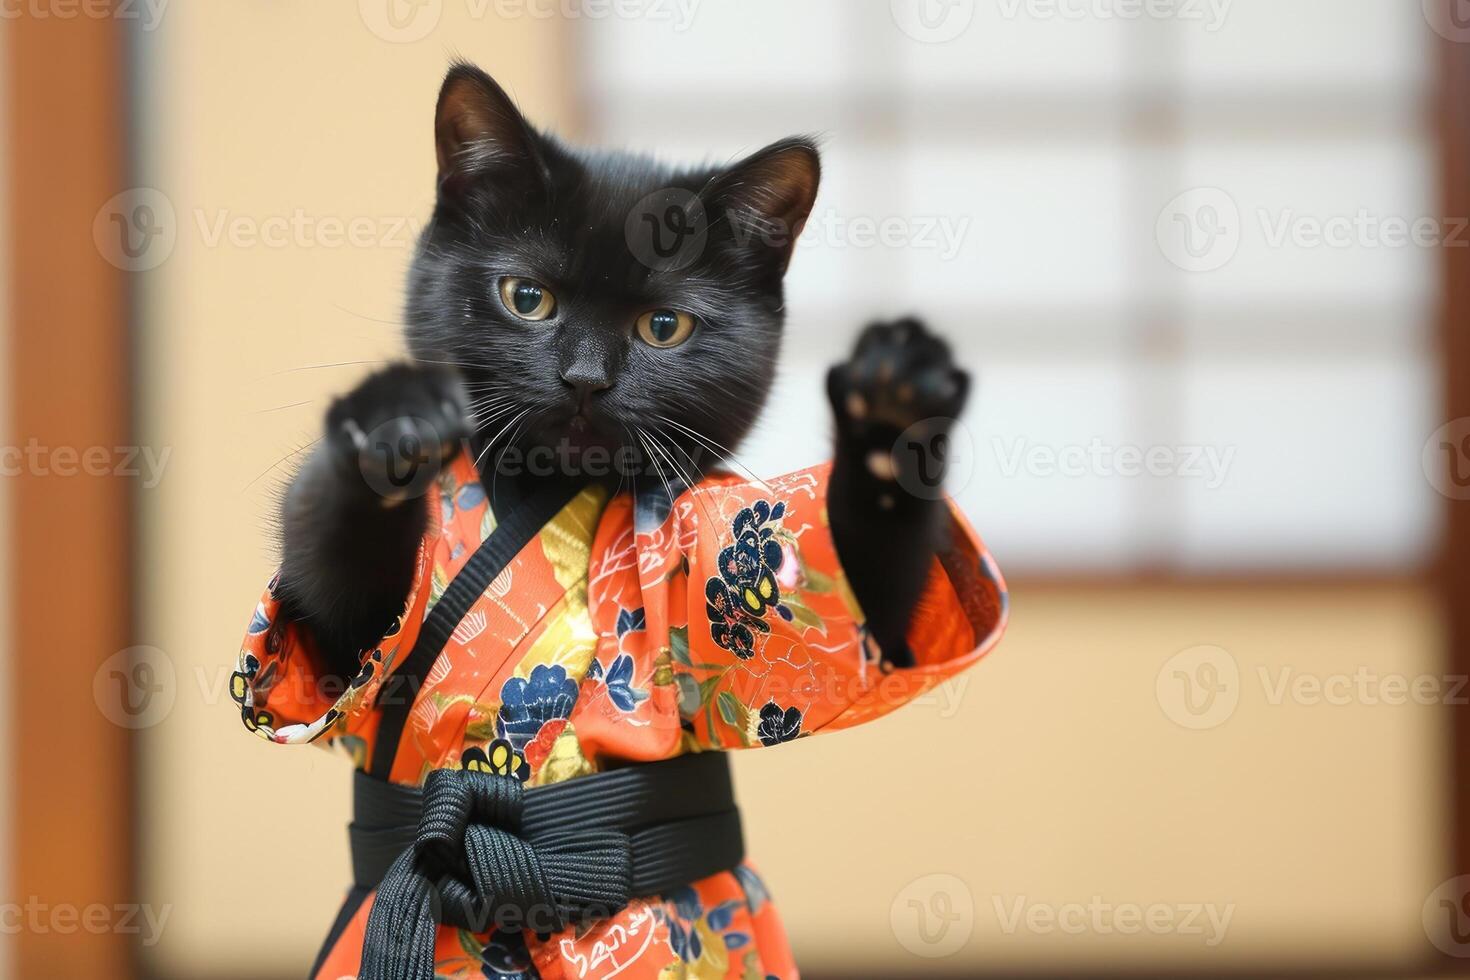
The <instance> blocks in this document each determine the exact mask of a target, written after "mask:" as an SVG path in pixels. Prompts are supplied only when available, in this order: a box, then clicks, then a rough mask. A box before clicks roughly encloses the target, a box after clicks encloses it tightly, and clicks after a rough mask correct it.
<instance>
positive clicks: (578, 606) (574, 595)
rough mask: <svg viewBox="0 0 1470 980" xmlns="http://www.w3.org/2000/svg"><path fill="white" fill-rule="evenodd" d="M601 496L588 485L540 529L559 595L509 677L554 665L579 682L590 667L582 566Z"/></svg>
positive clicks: (593, 645)
mask: <svg viewBox="0 0 1470 980" xmlns="http://www.w3.org/2000/svg"><path fill="white" fill-rule="evenodd" d="M606 497H607V491H606V490H605V489H603V488H602V487H588V488H587V489H586V490H583V491H582V492H581V493H579V494H577V496H576V497H575V498H573V500H572V502H571V503H569V504H567V506H566V507H564V508H562V511H561V513H560V514H557V515H556V516H555V517H554V518H552V519H551V522H550V523H548V524H547V525H546V526H545V527H544V528H542V530H541V535H540V542H541V549H542V551H543V552H545V554H546V560H547V561H548V562H549V563H550V564H551V573H552V575H553V577H555V579H556V582H557V584H558V585H560V586H561V587H562V588H563V589H564V590H565V592H564V593H563V595H562V597H561V599H559V600H558V601H557V603H556V604H555V605H554V606H553V607H552V608H551V609H550V610H549V611H548V613H547V615H546V619H545V622H546V623H547V624H548V625H547V627H546V631H545V632H544V633H542V634H541V635H540V636H539V637H537V638H536V641H535V642H534V643H532V644H531V649H530V650H528V651H527V652H526V655H525V656H524V657H522V658H521V660H520V662H519V663H518V664H516V669H515V676H517V677H530V676H531V671H532V670H533V669H534V668H536V667H538V666H540V665H542V664H548V665H550V664H560V665H561V666H562V667H564V668H566V672H567V676H568V677H570V678H572V679H573V680H576V681H580V680H581V679H582V678H583V677H585V676H586V674H587V669H588V668H589V667H591V666H592V657H593V654H594V653H595V652H596V650H597V631H596V630H595V629H593V627H592V615H591V613H589V612H588V611H587V566H588V562H589V561H590V560H591V555H592V535H593V533H594V532H595V531H596V528H597V521H598V518H599V517H601V515H602V510H603V506H604V504H605V502H606Z"/></svg>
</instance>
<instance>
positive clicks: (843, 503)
mask: <svg viewBox="0 0 1470 980" xmlns="http://www.w3.org/2000/svg"><path fill="white" fill-rule="evenodd" d="M434 129H435V138H436V144H437V150H438V162H439V190H438V198H437V202H436V204H435V208H434V215H433V221H432V223H431V224H430V225H429V226H428V229H427V230H426V231H425V233H424V235H423V237H422V240H421V241H420V243H419V247H418V253H417V256H416V258H415V260H414V264H413V270H412V274H411V277H410V283H409V299H408V304H407V318H406V322H407V341H408V347H409V350H410V352H411V353H412V356H413V358H414V360H413V361H412V362H410V363H407V364H401V365H395V366H392V367H389V368H387V369H386V370H382V371H380V372H378V373H377V374H374V375H373V376H371V377H369V378H368V379H367V380H366V381H364V382H363V383H362V384H360V385H359V386H358V387H357V388H356V390H354V391H352V392H351V393H349V394H347V395H345V396H344V397H342V398H341V399H339V400H338V401H336V402H335V403H334V404H333V405H332V406H331V408H330V410H329V411H328V412H327V418H326V438H325V440H324V441H323V443H322V445H321V448H319V450H318V451H317V452H316V453H315V454H314V455H313V456H312V457H311V458H310V459H309V460H308V461H307V463H306V464H305V465H304V466H303V468H302V469H301V471H300V472H299V473H298V474H297V476H296V478H295V481H294V482H293V484H292V485H291V487H290V489H289V490H288V491H287V493H286V496H285V499H284V501H283V504H282V549H283V553H282V576H281V583H282V584H281V590H282V594H283V600H284V602H285V608H286V610H287V613H288V615H289V616H290V617H291V618H293V619H296V620H300V621H302V622H303V623H304V624H306V625H307V626H308V627H309V629H310V630H311V632H312V633H313V634H314V637H315V639H316V640H317V644H318V647H319V649H320V650H321V651H322V652H323V654H324V656H325V657H326V658H327V666H328V668H329V669H330V670H331V671H332V672H333V673H334V674H337V675H339V676H342V677H349V676H351V675H352V674H354V673H355V672H356V670H357V654H358V651H360V650H362V649H363V648H365V647H368V646H370V645H371V644H373V643H374V642H375V641H376V640H377V638H378V637H380V636H381V635H382V634H383V633H384V631H385V629H386V628H387V627H388V626H389V624H390V623H391V622H392V619H393V617H394V616H395V615H396V614H397V612H398V611H399V609H400V607H401V605H402V602H403V599H404V597H405V596H406V595H407V593H408V591H409V588H410V586H411V584H412V583H411V578H412V574H413V567H414V556H415V553H416V549H417V548H418V544H419V539H420V538H421V537H422V535H423V533H424V531H425V525H426V520H427V517H426V513H425V510H424V508H423V507H422V506H417V505H409V504H408V503H407V500H409V499H410V498H411V497H412V496H413V495H414V493H415V492H418V491H422V489H424V487H423V481H416V482H414V484H413V486H412V487H405V489H404V492H402V493H397V492H394V490H393V488H394V487H396V486H398V485H399V483H398V482H397V481H395V480H394V479H392V477H393V475H394V474H391V473H388V472H385V467H392V466H394V464H395V461H394V460H393V459H392V458H390V457H386V456H383V455H380V454H379V453H377V452H376V451H375V447H376V446H380V445H383V444H385V439H386V444H396V445H419V446H423V447H428V455H429V457H430V459H429V462H430V467H429V469H430V470H432V466H433V464H434V463H436V462H442V461H443V460H444V459H446V458H448V457H449V456H450V455H451V454H453V453H455V452H458V451H459V448H460V446H461V445H462V444H463V442H464V440H465V439H468V441H469V444H470V446H471V449H472V451H473V452H475V454H476V460H477V464H478V466H479V467H480V470H481V472H482V474H483V475H484V481H485V483H486V485H487V486H490V485H498V484H500V483H502V482H505V483H507V484H511V483H514V482H516V481H517V480H525V479H533V478H534V477H527V476H525V475H524V473H522V474H521V475H519V476H517V477H516V478H514V479H512V478H502V475H501V474H500V473H499V472H497V467H499V468H502V469H503V468H504V466H503V461H504V460H505V459H506V457H507V455H508V454H510V453H512V452H514V453H515V454H517V458H526V456H527V454H528V453H529V451H530V450H534V449H536V448H538V447H540V448H542V449H544V450H548V451H549V450H550V449H551V448H553V447H556V448H557V449H558V451H560V452H562V453H565V452H567V451H572V452H576V453H583V454H588V455H589V456H590V454H591V451H592V450H593V449H594V448H595V449H598V450H601V451H603V452H604V453H610V452H613V451H619V450H628V449H631V450H633V451H634V452H636V453H637V454H639V456H640V458H642V459H643V461H644V464H645V466H646V469H645V473H644V478H646V479H650V480H668V479H672V478H673V477H674V476H675V475H677V476H679V477H680V478H681V479H682V480H683V482H691V481H693V480H695V479H697V478H698V477H699V476H700V475H701V474H702V473H703V472H706V471H708V470H709V469H710V468H711V467H714V466H716V465H717V464H718V463H719V462H720V461H721V459H722V458H723V457H725V456H727V454H728V453H729V452H730V451H731V449H732V448H733V447H735V446H737V445H738V444H739V442H740V440H741V439H742V437H743V436H744V435H745V434H746V432H747V431H748V430H749V428H750V427H751V425H752V423H753V422H754V421H755V419H756V417H757V415H758V414H759V412H760V410H761V407H762V406H763V404H764V402H765V399H766V396H767V393H768V392H769V390H770V387H771V382H772V379H773V377H774V374H775V367H776V361H777V355H778V353H779V350H780V346H781V336H782V324H783V320H784V303H783V294H782V284H781V280H782V276H783V275H784V274H785V272H786V267H787V264H788V263H789V261H790V259H791V253H792V248H793V246H794V244H795V240H796V236H797V235H798V234H799V233H800V232H801V229H802V225H803V223H804V222H805V220H806V218H807V215H808V214H809V213H810V211H811V208H812V204H813V200H814V199H815V197H816V193H817V184H818V179H819V174H820V166H819V162H818V155H817V149H816V147H815V146H814V145H813V143H812V142H811V141H810V140H807V139H802V138H792V139H786V140H782V141H780V142H777V143H773V144H772V145H770V146H768V147H766V148H765V149H763V150H760V151H759V152H757V153H754V154H752V155H751V156H749V157H747V158H745V159H744V160H741V161H740V162H738V163H735V164H733V165H732V166H729V167H725V168H704V169H693V170H671V169H669V168H666V167H664V166H661V165H658V164H656V163H654V162H653V161H651V160H648V159H645V158H642V157H638V156H633V155H627V154H612V153H588V152H585V151H579V150H573V149H571V148H569V147H567V146H565V145H563V144H562V143H561V142H559V141H557V140H555V139H553V138H551V137H549V136H546V135H544V134H541V133H538V132H537V131H536V130H535V129H533V128H532V127H531V126H530V125H529V124H528V123H527V122H526V121H525V119H524V118H523V117H522V116H521V114H520V113H519V112H518V111H517V110H516V108H515V106H514V105H513V104H512V102H511V100H510V99H509V97H508V96H507V95H506V94H505V92H504V91H503V90H502V89H501V88H500V87H499V86H498V85H497V84H496V83H495V82H494V81H493V80H492V79H491V78H490V77H489V76H488V75H486V74H485V73H484V72H482V71H480V70H479V69H478V68H475V67H473V66H471V65H467V64H456V65H455V66H453V67H452V68H451V69H450V71H449V75H448V77H447V78H446V79H445V81H444V86H443V88H442V90H441V91H440V94H439V102H438V107H437V110H436V115H435V123H434ZM968 387H969V383H968V376H967V375H966V374H965V372H964V371H962V370H960V369H959V368H957V367H956V366H955V365H954V363H953V361H952V359H951V355H950V351H949V348H948V345H947V344H945V342H944V341H943V340H941V339H939V338H937V337H936V336H934V335H933V334H931V333H930V332H928V331H927V330H925V329H924V327H922V326H921V325H920V324H918V323H917V322H915V321H913V320H903V321H899V322H897V323H891V324H879V325H874V326H872V327H869V328H868V329H867V331H866V332H864V333H863V334H862V336H861V338H860V339H859V340H858V343H857V347H856V350H855V352H854V353H853V355H852V357H851V359H850V360H848V361H847V362H846V363H842V364H839V365H837V366H835V367H834V368H832V370H831V372H830V374H829V375H828V378H827V390H828V394H829V397H830V399H831V402H832V407H833V410H834V412H835V415H836V449H835V462H834V470H833V474H832V478H831V482H830V491H829V499H828V511H829V514H830V518H831V528H832V533H833V536H834V539H835V542H836V545H837V549H838V555H839V557H840V559H841V561H842V564H843V567H844V569H845V571H846V574H847V576H848V579H849V580H850V582H851V585H852V588H853V590H854V592H855V593H856V595H857V598H858V601H859V602H860V603H861V604H862V606H863V609H864V611H865V612H866V614H867V616H868V625H869V627H870V630H871V632H872V635H873V638H874V639H875V640H876V641H877V643H878V644H879V647H880V649H881V650H882V651H883V654H884V658H885V660H887V661H889V662H890V663H892V664H894V665H896V666H907V665H908V664H909V663H911V661H912V655H911V653H910V652H909V650H908V647H907V645H906V643H905V639H904V638H905V633H906V630H907V627H908V623H909V619H910V616H911V614H912V610H913V607H914V604H915V602H916V601H917V599H918V596H919V594H920V592H921V590H922V587H923V584H924V580H925V575H926V571H927V568H928V566H929V564H930V562H931V561H932V559H933V555H934V552H935V548H936V547H937V546H938V545H939V544H940V543H941V535H942V534H943V533H944V528H945V527H946V519H945V514H944V506H945V505H944V504H943V503H942V502H941V501H939V500H937V499H934V497H935V496H936V494H932V493H911V492H908V490H906V489H905V488H906V487H907V488H914V487H916V486H919V485H922V486H925V487H934V486H936V485H937V481H938V479H939V477H940V476H941V474H942V462H943V460H942V459H935V458H929V457H925V456H923V455H920V454H916V453H913V452H895V445H896V441H897V439H898V437H899V435H900V434H901V433H903V432H904V431H905V430H907V429H908V428H909V427H910V426H912V425H914V424H915V423H918V422H920V421H922V420H929V423H928V425H929V428H928V430H927V431H926V437H927V438H928V439H933V438H935V437H941V438H942V436H943V435H944V433H945V430H946V429H947V428H948V424H949V422H950V421H952V420H953V419H954V417H955V416H957V415H958V414H959V412H960V410H961V408H962V407H963V405H964V402H965V397H966V394H967V390H968ZM814 422H815V420H802V424H811V423H814ZM545 458H565V457H564V456H556V457H553V456H550V455H548V456H546V457H545ZM650 463H651V464H653V465H647V464H650ZM655 474H656V475H655ZM915 481H919V483H916V482H915Z"/></svg>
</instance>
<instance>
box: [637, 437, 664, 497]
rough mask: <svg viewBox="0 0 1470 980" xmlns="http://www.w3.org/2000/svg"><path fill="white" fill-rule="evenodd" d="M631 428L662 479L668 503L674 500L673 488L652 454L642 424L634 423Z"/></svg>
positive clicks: (656, 458)
mask: <svg viewBox="0 0 1470 980" xmlns="http://www.w3.org/2000/svg"><path fill="white" fill-rule="evenodd" d="M633 428H635V429H637V430H638V438H639V440H640V441H641V442H642V443H643V451H644V452H646V453H648V458H649V460H650V461H651V462H652V463H653V467H654V472H656V473H657V474H658V478H659V479H660V480H661V481H663V485H664V493H666V494H667V495H668V498H669V503H671V504H672V503H673V502H674V490H673V488H672V487H670V486H669V478H668V477H667V476H665V475H664V468H663V466H661V465H660V464H659V461H658V457H657V456H656V455H654V452H653V450H652V449H651V448H649V445H648V438H647V435H648V434H647V433H646V432H644V430H643V427H642V426H638V425H635V426H634V427H633Z"/></svg>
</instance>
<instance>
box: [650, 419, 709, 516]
mask: <svg viewBox="0 0 1470 980" xmlns="http://www.w3.org/2000/svg"><path fill="white" fill-rule="evenodd" d="M647 434H648V438H649V439H650V440H652V441H653V443H654V445H656V446H657V447H658V448H659V450H660V451H662V452H663V455H664V458H665V459H667V460H668V461H669V465H670V466H671V467H673V469H674V471H675V472H676V473H678V474H679V479H681V480H682V481H683V482H684V485H685V486H686V487H687V488H689V489H690V490H691V491H692V490H693V489H694V488H695V487H696V486H697V485H698V483H699V481H698V480H696V479H694V477H693V476H691V475H690V474H689V473H688V472H686V471H684V469H683V467H681V466H680V465H679V464H678V461H676V460H675V459H674V458H673V456H671V455H670V454H669V452H668V450H667V449H665V448H664V446H663V443H661V442H659V441H658V437H657V436H656V435H655V434H654V433H653V432H649V433H647ZM672 441H673V440H672V439H671V440H670V442H672ZM695 469H698V467H697V466H696V467H695ZM689 497H690V499H691V500H694V501H696V502H697V503H698V504H699V507H700V509H701V510H702V511H703V512H704V518H705V520H707V521H709V522H710V523H711V525H713V526H718V524H719V522H718V521H717V520H716V519H715V515H714V513H713V512H712V511H711V510H710V506H709V501H708V500H706V499H705V498H704V497H703V496H702V495H701V494H697V493H691V494H690V495H689ZM673 499H674V498H673V494H672V493H671V494H670V495H669V503H671V504H672V503H673Z"/></svg>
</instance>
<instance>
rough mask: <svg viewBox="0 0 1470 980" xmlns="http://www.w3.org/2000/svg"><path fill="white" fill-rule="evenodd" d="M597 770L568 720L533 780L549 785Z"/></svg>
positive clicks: (588, 774) (535, 782)
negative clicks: (583, 749)
mask: <svg viewBox="0 0 1470 980" xmlns="http://www.w3.org/2000/svg"><path fill="white" fill-rule="evenodd" d="M596 771H597V767H596V766H594V765H593V764H592V763H590V762H588V761H587V757H586V756H585V755H583V754H582V743H581V742H580V741H579V740H578V739H577V732H576V729H574V728H573V727H572V725H571V723H570V722H568V723H567V727H566V728H564V729H562V732H561V734H560V735H558V736H557V737H556V742H555V743H554V744H553V745H552V746H551V754H550V755H548V756H547V757H546V762H545V763H544V764H543V765H542V766H541V771H540V772H539V773H537V774H536V778H535V779H534V780H532V782H533V784H534V785H537V786H549V785H550V784H552V783H564V782H566V781H567V780H568V779H576V778H577V777H578V776H590V775H591V774H592V773H594V772H596Z"/></svg>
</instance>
